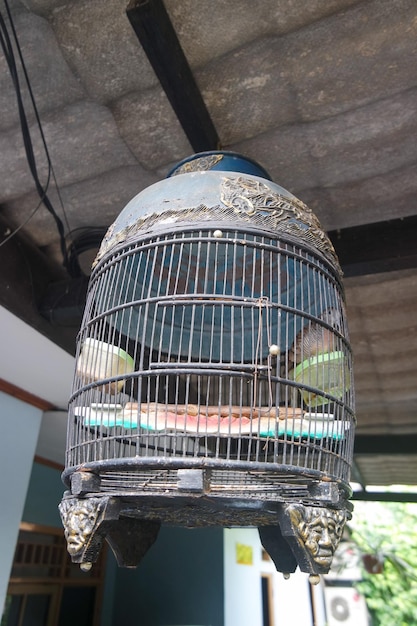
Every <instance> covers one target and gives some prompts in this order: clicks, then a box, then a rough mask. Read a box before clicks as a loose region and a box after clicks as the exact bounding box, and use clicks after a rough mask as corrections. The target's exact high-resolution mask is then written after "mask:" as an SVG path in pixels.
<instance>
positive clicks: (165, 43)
mask: <svg viewBox="0 0 417 626" xmlns="http://www.w3.org/2000/svg"><path fill="white" fill-rule="evenodd" d="M126 14H127V17H128V18H129V21H130V23H131V25H132V27H133V30H134V31H135V33H136V36H137V38H138V39H139V41H140V43H141V44H142V47H143V49H144V51H145V53H146V55H147V57H148V60H149V62H150V64H151V65H152V67H153V69H154V72H155V74H156V75H157V77H158V79H159V81H160V83H161V85H162V87H163V89H164V91H165V94H166V96H167V98H168V100H169V102H170V103H171V106H172V108H173V109H174V112H175V114H176V116H177V118H178V120H179V122H180V124H181V126H182V128H183V130H184V132H185V134H186V136H187V138H188V141H189V142H190V144H191V146H192V148H193V150H194V151H195V152H204V151H208V150H217V149H219V148H220V141H219V138H218V135H217V132H216V129H215V127H214V124H213V122H212V120H211V117H210V114H209V112H208V110H207V107H206V105H205V103H204V100H203V98H202V95H201V93H200V90H199V88H198V86H197V83H196V81H195V79H194V76H193V73H192V71H191V68H190V66H189V64H188V61H187V59H186V57H185V54H184V52H183V50H182V48H181V44H180V42H179V40H178V37H177V34H176V32H175V30H174V27H173V25H172V23H171V20H170V18H169V15H168V13H167V11H166V9H165V6H164V3H163V2H162V0H131V2H130V3H129V4H128V7H127V9H126Z"/></svg>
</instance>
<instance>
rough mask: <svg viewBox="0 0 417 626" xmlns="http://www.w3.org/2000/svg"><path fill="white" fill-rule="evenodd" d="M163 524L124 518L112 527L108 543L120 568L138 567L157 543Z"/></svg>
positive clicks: (109, 531) (108, 533)
mask: <svg viewBox="0 0 417 626" xmlns="http://www.w3.org/2000/svg"><path fill="white" fill-rule="evenodd" d="M160 527H161V524H160V523H159V522H149V521H143V520H138V519H134V518H128V517H126V518H122V519H119V520H118V521H117V522H115V523H113V524H111V525H110V528H109V530H108V532H107V535H106V541H107V543H108V544H109V546H110V547H111V549H112V551H113V553H114V556H115V557H116V560H117V564H118V565H119V567H137V566H138V565H139V563H140V561H141V560H142V558H143V557H144V556H145V554H146V552H147V551H148V550H149V548H150V547H151V546H152V544H153V543H154V542H155V541H156V538H157V536H158V533H159V529H160Z"/></svg>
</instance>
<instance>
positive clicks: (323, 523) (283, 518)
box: [279, 504, 351, 574]
mask: <svg viewBox="0 0 417 626" xmlns="http://www.w3.org/2000/svg"><path fill="white" fill-rule="evenodd" d="M279 515H280V526H281V530H282V534H283V535H284V537H285V539H286V540H287V541H288V543H289V544H290V545H291V548H292V551H293V553H294V555H295V556H296V558H297V561H298V565H299V567H300V570H301V571H303V572H308V573H310V574H327V572H328V571H329V569H330V567H331V564H332V560H333V555H334V553H335V550H336V548H337V546H338V545H339V542H340V539H341V538H342V534H343V529H344V526H345V524H346V521H347V520H348V519H350V517H351V514H350V512H349V511H348V510H345V509H331V508H326V507H319V506H308V505H304V504H289V505H284V506H283V507H282V508H281V509H280V513H279Z"/></svg>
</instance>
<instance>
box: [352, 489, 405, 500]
mask: <svg viewBox="0 0 417 626" xmlns="http://www.w3.org/2000/svg"><path fill="white" fill-rule="evenodd" d="M351 499H352V500H364V501H369V502H417V493H416V492H414V493H408V492H407V491H401V492H399V491H396V492H395V491H393V492H390V491H381V492H380V491H354V492H353V495H352V498H351Z"/></svg>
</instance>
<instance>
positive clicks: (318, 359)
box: [288, 307, 350, 407]
mask: <svg viewBox="0 0 417 626" xmlns="http://www.w3.org/2000/svg"><path fill="white" fill-rule="evenodd" d="M342 333H343V319H342V313H341V311H340V310H339V309H336V308H334V307H328V308H327V309H325V310H324V311H323V312H322V313H321V314H320V316H319V317H318V319H317V321H312V320H309V321H308V322H307V323H306V324H305V325H304V326H303V328H302V329H301V330H300V331H299V333H298V334H297V336H296V338H295V340H294V343H293V344H292V346H291V348H290V350H289V352H288V363H289V366H288V369H289V372H290V374H289V375H290V376H291V377H292V378H294V379H295V381H296V382H297V383H299V384H300V386H301V387H300V391H301V399H302V401H303V403H304V404H305V405H307V406H309V407H318V406H322V405H325V404H331V400H330V399H329V398H327V397H326V396H324V395H321V394H320V393H319V391H322V392H324V393H326V394H330V395H332V396H333V397H335V398H339V399H340V398H342V397H343V395H344V393H345V392H346V391H347V390H348V389H349V387H350V378H349V370H348V367H347V363H346V356H345V353H344V350H343V343H342ZM303 385H308V386H309V387H313V388H315V389H316V390H317V391H313V390H311V389H306V388H304V387H303ZM296 396H297V392H296V391H294V392H293V403H295V404H296V403H297V399H296Z"/></svg>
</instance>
